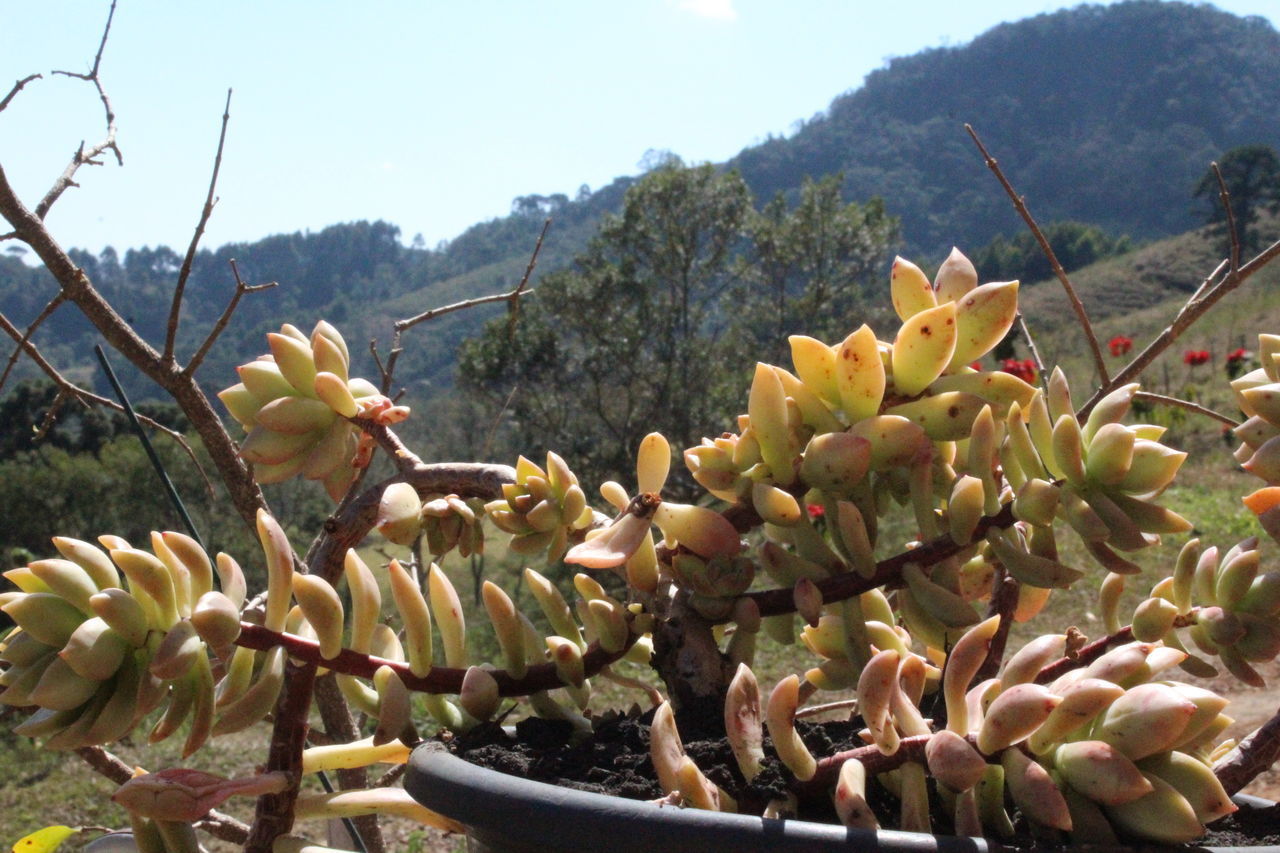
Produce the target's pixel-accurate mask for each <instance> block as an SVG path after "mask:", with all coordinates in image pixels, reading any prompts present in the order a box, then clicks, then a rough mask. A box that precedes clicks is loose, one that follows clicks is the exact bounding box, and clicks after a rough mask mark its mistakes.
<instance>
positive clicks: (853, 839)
mask: <svg viewBox="0 0 1280 853" xmlns="http://www.w3.org/2000/svg"><path fill="white" fill-rule="evenodd" d="M404 786H405V789H406V790H407V791H408V792H409V794H410V795H411V796H412V797H413V798H414V799H415V800H417V801H418V802H420V803H422V804H423V805H424V806H426V807H427V808H429V809H432V810H434V811H437V812H439V813H440V814H443V815H445V816H447V817H450V818H453V819H454V820H456V821H458V822H459V823H461V824H463V825H464V826H465V827H466V828H467V838H468V849H469V850H470V851H472V853H655V851H662V853H725V851H732V853H750V851H757V850H758V851H767V853H828V851H830V853H848V851H850V850H867V851H877V853H998V851H1011V850H1012V848H1008V847H1005V846H1003V845H1001V844H998V843H994V842H987V841H983V840H981V839H972V838H958V837H955V836H943V835H939V836H934V835H924V834H921V833H914V832H896V831H890V830H882V831H880V832H869V831H867V830H859V829H845V828H844V827H840V826H833V825H830V824H824V823H812V822H809V821H799V820H766V819H764V818H759V817H752V816H749V815H737V814H720V813H717V812H707V811H700V810H697V809H681V808H673V807H659V806H656V805H653V804H652V803H646V802H641V801H639V800H627V799H623V798H621V797H609V796H604V795H603V794H592V793H587V792H585V791H576V790H573V789H571V788H560V787H557V786H555V785H547V784H545V783H542V782H534V781H531V780H529V779H524V778H521V777H518V776H510V775H507V774H505V773H499V772H497V771H495V770H488V769H485V768H483V767H478V766H476V765H474V764H470V763H468V762H466V761H464V760H462V759H461V758H458V757H456V756H454V755H451V754H449V753H448V752H447V751H445V749H444V748H443V747H442V746H440V745H439V744H436V743H427V744H424V745H422V746H420V747H418V748H417V749H416V750H414V752H413V754H412V755H411V756H410V758H409V768H408V773H407V774H406V776H405V783H404ZM1236 801H1237V802H1238V803H1239V804H1240V806H1241V807H1242V808H1264V807H1268V806H1270V805H1272V804H1271V803H1270V802H1268V801H1266V800H1261V799H1258V798H1257V797H1237V799H1236ZM1080 849H1081V850H1086V849H1087V850H1088V851H1089V853H1108V851H1109V848H1105V847H1100V846H1090V847H1088V848H1083V847H1082V848H1080ZM1120 849H1123V850H1125V851H1132V850H1134V849H1135V848H1130V847H1125V848H1120ZM1161 849H1167V850H1168V849H1173V848H1160V847H1158V846H1150V847H1144V848H1142V850H1144V851H1157V850H1161ZM1177 849H1178V850H1179V851H1181V853H1188V851H1190V850H1209V851H1219V853H1233V851H1239V853H1245V851H1248V853H1280V847H1277V846H1269V847H1242V848H1235V847H1207V848H1188V847H1181V848H1177ZM1024 853H1025V852H1024Z"/></svg>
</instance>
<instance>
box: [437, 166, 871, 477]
mask: <svg viewBox="0 0 1280 853" xmlns="http://www.w3.org/2000/svg"><path fill="white" fill-rule="evenodd" d="M839 186H840V182H839V179H838V178H832V179H827V180H824V181H820V182H813V181H810V182H808V183H806V185H805V187H804V189H803V190H802V192H801V197H800V200H799V202H798V204H797V205H796V206H795V208H794V209H788V207H787V204H786V202H785V200H784V199H783V198H782V197H780V196H779V197H777V198H775V199H774V200H773V201H771V202H770V203H769V204H768V205H766V207H765V209H764V210H763V211H761V212H759V213H757V212H756V211H755V210H754V209H753V208H752V207H751V196H750V193H749V192H748V190H747V188H746V186H745V184H744V183H743V182H742V179H741V178H740V177H739V176H738V175H737V173H735V172H717V171H716V170H715V169H714V168H713V167H711V166H700V167H696V168H686V167H684V166H683V164H681V163H679V162H678V161H677V162H668V163H667V164H666V165H663V166H659V167H658V168H656V169H655V170H654V171H652V172H650V173H649V174H648V175H646V176H645V177H644V178H643V179H642V180H641V181H640V182H639V183H637V184H636V185H635V186H633V187H632V188H631V189H630V190H629V191H628V193H627V196H626V200H625V204H624V208H623V211H622V213H621V215H620V216H616V217H610V218H608V219H606V220H605V222H604V224H603V225H602V227H601V229H600V232H599V234H598V235H597V236H596V237H595V239H594V240H593V241H592V242H591V244H590V247H589V249H588V250H587V252H586V253H585V254H583V255H582V256H580V257H579V258H578V259H577V261H576V263H575V267H574V268H573V269H570V270H563V271H559V272H556V273H553V274H551V275H548V276H546V277H544V278H543V279H542V281H541V282H540V284H539V286H538V295H537V297H536V300H535V301H534V302H532V303H531V304H530V305H528V306H527V307H526V308H524V309H523V310H522V312H521V315H520V318H519V322H518V323H516V324H514V326H513V325H512V324H511V323H509V322H508V321H507V320H497V321H494V322H493V323H491V324H490V325H489V326H488V327H487V328H486V330H485V332H484V334H483V335H482V336H480V337H479V338H476V339H474V340H472V341H470V342H468V344H467V345H466V346H465V347H464V349H463V353H462V359H461V364H460V378H461V382H462V384H463V386H464V387H465V388H467V389H469V390H470V391H471V392H473V393H475V392H478V393H480V394H482V395H484V396H486V397H487V398H488V399H489V400H490V401H491V402H492V403H494V404H495V405H499V406H500V405H503V404H504V403H505V402H506V401H507V400H508V398H510V400H511V403H510V413H511V414H510V422H509V423H508V424H507V426H508V427H509V430H508V432H509V433H510V434H511V435H512V437H518V438H519V439H520V441H519V444H520V446H524V447H528V446H534V445H537V444H541V443H545V444H546V446H549V447H551V446H554V447H557V448H564V452H565V453H573V454H574V458H575V459H586V460H588V461H587V462H586V463H585V464H581V467H582V470H583V471H584V473H586V474H587V476H589V477H592V478H595V477H597V476H598V477H600V478H605V477H610V478H621V479H623V480H624V481H625V480H627V479H628V478H629V476H630V475H629V474H628V473H627V472H628V471H629V469H630V466H631V461H630V454H631V452H632V450H633V449H634V448H635V447H636V446H637V445H638V444H639V441H640V439H641V438H642V437H643V436H644V435H645V434H647V433H648V432H650V431H652V430H654V429H657V430H658V431H660V432H662V433H663V434H665V435H668V436H672V437H674V438H675V440H677V441H680V442H684V446H689V445H692V444H696V443H697V442H698V441H699V440H700V439H701V438H702V435H703V433H702V431H703V430H705V429H707V428H708V427H710V426H711V425H714V424H724V425H725V426H726V427H727V426H729V424H730V419H731V418H732V417H733V415H735V414H736V413H737V412H736V408H737V407H739V406H740V405H741V401H740V400H737V399H735V397H734V396H732V391H731V389H732V387H733V386H734V385H735V384H736V382H737V381H738V380H739V379H740V378H741V377H740V373H741V371H742V369H743V368H744V366H749V365H750V364H751V361H752V359H754V358H761V357H770V356H773V355H776V353H775V352H774V350H775V349H776V346H777V345H778V344H777V341H778V339H780V340H781V344H780V345H781V347H783V348H785V346H786V339H785V335H786V334H789V333H793V332H798V331H801V330H806V331H809V332H814V331H816V332H817V333H819V334H831V335H835V334H837V333H838V330H840V329H842V328H843V327H844V326H845V325H847V323H848V319H849V316H850V313H851V311H852V309H853V307H854V306H855V305H856V304H857V301H858V296H859V294H860V293H861V287H862V284H863V283H864V282H865V281H866V280H867V278H868V276H869V275H870V274H871V273H872V272H873V271H874V270H875V268H876V266H877V265H878V264H879V263H881V262H882V261H883V259H884V254H885V251H886V249H887V247H888V244H889V242H890V241H891V240H892V239H893V237H894V235H895V234H896V223H895V221H894V220H893V219H892V218H890V217H888V216H887V215H886V214H885V212H884V209H883V206H882V205H881V204H880V203H879V201H873V202H870V203H868V204H867V205H865V206H860V205H856V204H850V205H845V204H843V203H842V202H841V201H840V197H839ZM815 318H816V320H817V326H816V327H815V326H814V323H813V321H814V320H815ZM765 341H767V342H768V345H767V348H766V349H765V351H764V352H763V353H762V352H761V351H760V350H758V349H757V346H758V345H759V344H761V342H765ZM748 356H750V358H749V357H748ZM730 365H732V366H730ZM530 442H532V443H533V444H532V445H531V444H530Z"/></svg>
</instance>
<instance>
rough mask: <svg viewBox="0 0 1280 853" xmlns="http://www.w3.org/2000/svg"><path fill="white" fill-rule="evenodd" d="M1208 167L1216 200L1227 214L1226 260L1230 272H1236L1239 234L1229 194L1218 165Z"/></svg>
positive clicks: (1238, 266)
mask: <svg viewBox="0 0 1280 853" xmlns="http://www.w3.org/2000/svg"><path fill="white" fill-rule="evenodd" d="M1209 167H1210V168H1211V169H1213V176H1214V178H1216V179H1217V181H1218V199H1219V200H1220V201H1221V202H1222V209H1223V210H1224V211H1226V214H1227V240H1228V241H1229V245H1230V253H1229V254H1228V257H1227V259H1228V260H1229V261H1230V263H1231V271H1232V272H1236V271H1237V270H1239V269H1240V234H1239V232H1237V231H1236V213H1235V211H1234V210H1232V209H1231V193H1230V192H1228V191H1227V182H1226V181H1225V180H1223V178H1222V170H1221V169H1219V168H1218V164H1217V163H1210V164H1209Z"/></svg>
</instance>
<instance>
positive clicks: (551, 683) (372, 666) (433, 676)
mask: <svg viewBox="0 0 1280 853" xmlns="http://www.w3.org/2000/svg"><path fill="white" fill-rule="evenodd" d="M637 637H638V635H637V634H636V633H635V632H634V631H633V632H631V633H630V634H629V635H628V637H627V641H626V643H625V644H624V647H623V648H622V649H620V650H618V651H612V652H611V651H606V650H605V649H603V648H601V647H600V644H599V643H592V644H591V645H589V646H588V647H587V650H586V651H585V652H583V655H582V664H583V669H584V671H585V672H586V675H587V677H588V678H589V677H591V676H594V675H596V674H597V673H599V672H600V671H601V670H602V669H604V667H606V666H608V665H609V664H611V663H613V662H614V661H617V660H619V659H621V658H622V656H623V655H625V654H626V653H627V650H628V649H630V648H631V646H632V645H633V644H634V643H635V641H636V639H637ZM235 644H236V645H237V646H242V647H244V648H248V649H256V650H259V651H266V650H267V649H270V648H272V647H274V646H283V647H284V648H285V650H286V651H287V652H288V653H289V657H291V658H293V659H295V660H298V661H305V662H307V663H309V664H311V665H315V664H320V663H322V664H324V666H325V667H326V668H327V669H329V670H331V671H333V672H341V673H345V674H346V675H355V676H358V677H360V678H373V674H374V673H375V672H377V671H378V668H379V667H383V666H389V667H391V668H392V669H394V670H395V671H396V674H397V675H398V676H400V680H401V681H403V682H404V686H405V687H407V688H408V689H409V690H413V691H415V692H420V693H447V694H457V693H459V692H461V690H462V679H463V678H464V677H465V676H466V674H467V670H466V669H465V668H459V667H447V666H433V667H432V668H431V671H430V672H428V673H427V674H426V675H422V676H418V675H414V674H413V671H412V670H411V669H409V664H407V663H404V662H402V661H393V660H389V659H387V658H381V657H378V656H376V655H368V654H361V653H359V652H355V651H352V650H351V649H343V650H342V651H340V652H338V654H337V656H335V657H332V658H325V657H321V655H320V645H319V644H318V643H317V642H316V641H315V640H312V639H309V638H307V637H299V636H297V635H296V634H284V633H280V632H277V631H272V630H269V629H267V628H264V627H263V626H261V625H255V624H253V623H252V622H241V623H240V636H239V637H237V638H236V640H235ZM489 674H490V675H491V676H493V679H494V681H496V682H497V683H498V693H499V695H501V696H528V695H529V694H531V693H537V692H538V691H540V690H554V689H556V688H557V687H563V686H564V682H563V681H561V680H560V676H559V675H558V674H557V670H556V665H555V664H554V663H540V664H534V665H531V666H530V667H529V668H528V669H527V670H526V672H525V674H524V675H522V676H521V677H519V678H516V677H514V676H512V675H511V674H510V673H508V672H507V671H506V670H503V669H494V670H490V671H489ZM289 685H290V689H292V688H293V686H294V685H293V682H292V681H290V682H289Z"/></svg>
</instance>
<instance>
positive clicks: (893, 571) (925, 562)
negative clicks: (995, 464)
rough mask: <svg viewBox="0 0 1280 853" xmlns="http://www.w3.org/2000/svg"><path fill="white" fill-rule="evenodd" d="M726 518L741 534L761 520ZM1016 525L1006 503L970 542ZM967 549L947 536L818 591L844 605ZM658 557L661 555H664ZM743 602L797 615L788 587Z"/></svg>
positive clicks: (748, 512)
mask: <svg viewBox="0 0 1280 853" xmlns="http://www.w3.org/2000/svg"><path fill="white" fill-rule="evenodd" d="M725 517H726V518H729V520H730V521H731V522H733V523H734V526H735V527H737V528H738V529H739V530H742V529H745V527H742V526H740V525H746V526H747V527H749V526H751V525H753V524H755V523H759V520H760V519H759V516H758V515H755V512H754V510H752V509H751V508H750V507H748V506H746V505H745V504H734V505H733V506H732V507H730V508H729V509H728V510H726V511H725ZM1013 521H1014V518H1013V504H1012V503H1007V504H1005V505H1004V508H1003V509H1001V510H1000V512H998V513H996V514H995V515H988V516H985V517H984V518H983V519H982V520H981V521H979V522H978V526H977V528H975V530H974V533H973V537H972V539H971V541H972V542H979V541H981V540H982V538H983V537H984V536H986V535H987V531H988V530H991V529H993V528H1005V527H1008V526H1010V525H1011V524H1013ZM967 547H969V546H968V545H967V544H966V545H964V546H961V545H957V544H956V541H955V540H954V539H952V538H951V536H950V534H946V533H944V534H942V535H941V536H939V537H938V538H937V539H934V540H932V541H930V542H926V543H925V544H923V545H921V546H920V547H919V548H915V549H913V550H911V551H904V552H902V553H901V554H896V555H894V556H892V557H889V558H887V559H884V560H881V561H880V562H878V563H876V570H875V572H874V573H873V574H872V575H871V576H870V577H863V576H862V575H860V574H858V573H857V572H845V573H843V574H838V575H833V576H832V577H829V578H824V579H822V580H820V581H818V589H819V590H821V592H822V600H823V601H825V602H826V603H828V604H830V603H832V602H834V601H844V600H845V599H847V598H852V597H853V596H855V595H861V594H862V593H864V592H867V591H868V590H871V589H874V588H875V587H878V586H885V585H886V584H889V585H897V584H900V583H901V580H902V569H903V567H905V566H906V564H907V563H915V564H916V565H918V566H921V567H926V566H934V565H937V564H938V563H939V562H941V561H942V560H945V559H947V558H948V557H953V556H955V555H956V554H958V553H959V552H960V551H961V550H963V549H964V548H967ZM659 553H660V554H661V552H659ZM743 598H750V599H752V600H754V601H755V603H756V606H758V607H759V608H760V615H761V616H776V615H778V614H780V613H794V612H795V610H796V602H795V595H794V593H793V591H792V590H791V589H790V588H789V587H788V588H786V589H766V590H760V591H757V592H748V593H745V594H744V595H743Z"/></svg>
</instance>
